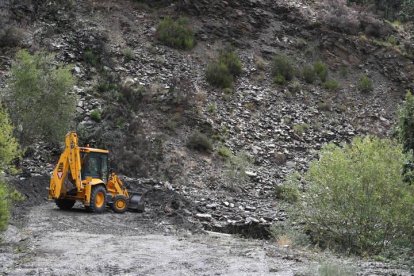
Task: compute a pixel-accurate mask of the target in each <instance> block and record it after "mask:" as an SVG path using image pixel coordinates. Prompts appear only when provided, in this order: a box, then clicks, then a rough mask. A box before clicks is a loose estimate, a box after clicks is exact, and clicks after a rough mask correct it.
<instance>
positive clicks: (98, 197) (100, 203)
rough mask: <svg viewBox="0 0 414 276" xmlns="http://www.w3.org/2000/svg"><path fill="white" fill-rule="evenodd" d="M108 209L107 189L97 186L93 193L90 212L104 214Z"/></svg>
mask: <svg viewBox="0 0 414 276" xmlns="http://www.w3.org/2000/svg"><path fill="white" fill-rule="evenodd" d="M105 208H106V189H105V187H103V186H100V185H99V186H95V187H93V188H92V192H91V202H90V203H89V208H88V209H89V210H90V211H91V212H94V213H102V212H103V211H105Z"/></svg>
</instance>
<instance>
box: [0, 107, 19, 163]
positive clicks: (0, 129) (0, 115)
mask: <svg viewBox="0 0 414 276" xmlns="http://www.w3.org/2000/svg"><path fill="white" fill-rule="evenodd" d="M13 131H14V127H13V125H12V124H11V122H10V118H9V115H8V114H7V112H6V111H5V110H4V109H3V107H2V106H0V169H5V168H7V166H8V165H9V164H10V163H11V162H12V161H13V160H14V159H15V158H17V157H19V156H20V155H21V152H20V149H19V144H18V142H17V140H16V139H15V138H14V136H13Z"/></svg>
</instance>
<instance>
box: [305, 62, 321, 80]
mask: <svg viewBox="0 0 414 276" xmlns="http://www.w3.org/2000/svg"><path fill="white" fill-rule="evenodd" d="M302 75H303V79H304V80H305V81H306V82H307V83H314V82H315V81H316V79H317V78H318V76H317V75H316V72H315V70H314V69H313V67H312V66H309V65H306V66H305V67H304V68H303V70H302Z"/></svg>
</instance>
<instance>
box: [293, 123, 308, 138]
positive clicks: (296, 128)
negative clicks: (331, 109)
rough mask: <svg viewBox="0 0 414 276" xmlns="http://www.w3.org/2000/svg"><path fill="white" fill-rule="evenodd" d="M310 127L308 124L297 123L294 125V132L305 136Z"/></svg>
mask: <svg viewBox="0 0 414 276" xmlns="http://www.w3.org/2000/svg"><path fill="white" fill-rule="evenodd" d="M308 128H309V125H308V124H297V125H294V126H293V132H294V133H295V134H296V135H298V136H303V134H305V132H306V130H308Z"/></svg>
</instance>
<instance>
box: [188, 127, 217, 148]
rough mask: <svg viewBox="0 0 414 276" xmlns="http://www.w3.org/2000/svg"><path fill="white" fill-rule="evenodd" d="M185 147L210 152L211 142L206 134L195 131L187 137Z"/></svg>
mask: <svg viewBox="0 0 414 276" xmlns="http://www.w3.org/2000/svg"><path fill="white" fill-rule="evenodd" d="M187 147H189V148H190V149H194V150H197V151H201V152H211V151H212V150H213V142H212V141H211V140H210V138H208V137H207V135H205V134H203V133H201V132H199V131H196V132H194V133H193V134H191V136H190V137H189V139H188V142H187Z"/></svg>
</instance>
